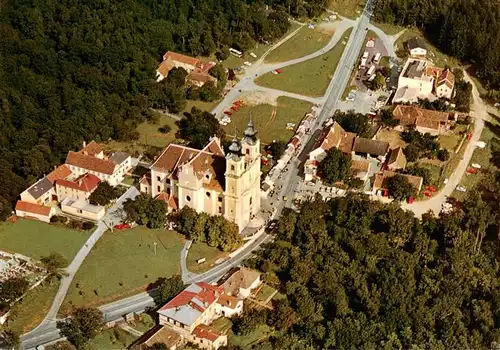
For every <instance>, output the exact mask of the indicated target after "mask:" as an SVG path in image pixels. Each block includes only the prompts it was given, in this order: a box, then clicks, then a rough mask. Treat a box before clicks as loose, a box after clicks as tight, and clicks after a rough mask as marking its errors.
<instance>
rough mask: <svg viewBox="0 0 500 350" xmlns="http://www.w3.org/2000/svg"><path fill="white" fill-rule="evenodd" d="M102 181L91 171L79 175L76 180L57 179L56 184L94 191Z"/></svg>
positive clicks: (84, 190)
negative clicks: (90, 172)
mask: <svg viewBox="0 0 500 350" xmlns="http://www.w3.org/2000/svg"><path fill="white" fill-rule="evenodd" d="M100 183H101V180H100V179H99V178H98V177H97V176H95V175H92V174H89V173H85V174H83V175H81V176H79V177H78V178H76V179H75V180H74V181H68V180H65V179H59V180H56V186H62V187H68V188H72V189H74V190H78V191H83V192H93V191H94V190H95V189H96V188H97V186H99V184H100Z"/></svg>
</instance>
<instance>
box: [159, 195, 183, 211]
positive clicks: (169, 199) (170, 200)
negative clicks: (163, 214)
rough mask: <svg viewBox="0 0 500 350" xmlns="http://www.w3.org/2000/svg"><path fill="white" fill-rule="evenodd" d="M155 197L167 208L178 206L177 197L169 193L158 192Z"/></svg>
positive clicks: (175, 208)
mask: <svg viewBox="0 0 500 350" xmlns="http://www.w3.org/2000/svg"><path fill="white" fill-rule="evenodd" d="M155 199H157V200H160V201H162V202H164V203H165V205H166V206H167V208H172V209H173V210H177V209H178V208H179V204H178V200H177V198H176V197H175V196H174V195H172V194H170V195H168V194H166V193H165V192H160V193H159V194H158V195H157V196H156V197H155Z"/></svg>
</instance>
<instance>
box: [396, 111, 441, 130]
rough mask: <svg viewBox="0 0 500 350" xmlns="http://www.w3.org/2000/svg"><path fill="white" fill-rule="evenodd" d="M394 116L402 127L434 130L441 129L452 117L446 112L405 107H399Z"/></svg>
mask: <svg viewBox="0 0 500 350" xmlns="http://www.w3.org/2000/svg"><path fill="white" fill-rule="evenodd" d="M392 114H393V116H394V119H397V120H399V124H400V125H402V126H421V127H426V128H432V129H439V126H440V125H441V123H446V122H447V121H448V119H449V117H450V114H449V113H446V112H440V111H432V110H430V109H422V108H418V107H415V106H405V105H397V106H396V108H394V111H393V112H392Z"/></svg>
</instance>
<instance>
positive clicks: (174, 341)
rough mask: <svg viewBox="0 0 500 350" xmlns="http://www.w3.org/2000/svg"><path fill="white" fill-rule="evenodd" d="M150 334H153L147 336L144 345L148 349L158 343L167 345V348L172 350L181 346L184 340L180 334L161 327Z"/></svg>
mask: <svg viewBox="0 0 500 350" xmlns="http://www.w3.org/2000/svg"><path fill="white" fill-rule="evenodd" d="M148 333H152V334H146V335H145V336H146V339H145V340H144V341H143V344H145V345H146V346H148V347H150V346H152V345H153V344H156V343H161V344H165V345H166V346H167V348H168V349H170V348H173V347H175V346H176V345H179V343H180V342H181V340H182V337H181V336H180V334H179V333H177V332H176V331H174V330H173V329H171V328H169V327H161V328H159V329H157V330H153V331H152V332H148ZM141 348H143V347H141ZM144 348H145V347H144Z"/></svg>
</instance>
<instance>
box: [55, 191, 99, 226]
mask: <svg viewBox="0 0 500 350" xmlns="http://www.w3.org/2000/svg"><path fill="white" fill-rule="evenodd" d="M61 210H62V211H63V212H64V213H67V214H71V215H74V216H79V217H81V218H84V219H88V220H92V221H98V220H100V219H102V217H103V216H104V214H106V209H105V208H104V207H102V206H100V205H93V204H90V203H89V202H87V201H85V200H81V199H73V198H70V197H66V198H64V199H63V201H62V202H61Z"/></svg>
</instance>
